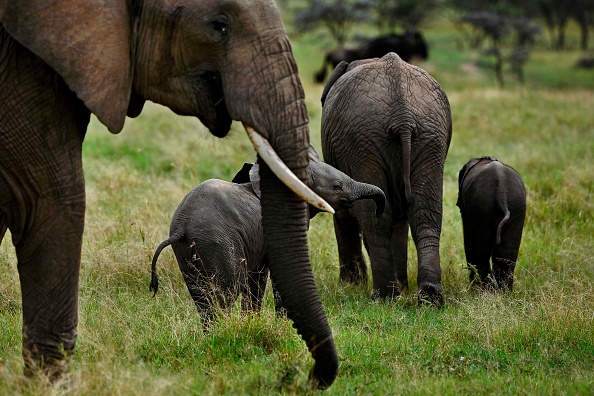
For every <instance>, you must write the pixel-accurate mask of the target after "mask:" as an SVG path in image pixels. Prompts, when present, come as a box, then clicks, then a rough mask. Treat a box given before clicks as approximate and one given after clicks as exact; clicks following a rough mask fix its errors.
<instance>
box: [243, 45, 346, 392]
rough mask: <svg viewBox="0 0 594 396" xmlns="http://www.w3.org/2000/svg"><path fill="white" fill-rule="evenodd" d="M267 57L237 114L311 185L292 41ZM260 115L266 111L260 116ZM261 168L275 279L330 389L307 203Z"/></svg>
mask: <svg viewBox="0 0 594 396" xmlns="http://www.w3.org/2000/svg"><path fill="white" fill-rule="evenodd" d="M261 39H262V40H263V41H267V43H266V45H264V46H263V47H264V48H266V49H267V51H266V53H265V54H259V56H258V57H257V59H255V60H254V62H267V63H268V65H267V66H266V67H262V68H261V69H262V70H265V71H266V73H263V74H258V75H253V76H252V78H253V79H254V81H251V83H250V84H245V83H244V84H243V85H245V86H250V87H252V89H250V90H249V91H246V92H243V93H242V94H243V95H246V97H245V99H244V100H241V101H238V103H240V104H239V106H242V105H243V106H246V107H245V108H241V107H240V108H237V109H232V111H234V112H237V114H232V116H233V118H235V119H241V120H242V121H243V123H244V124H245V125H248V126H250V127H252V128H253V129H255V130H256V131H258V132H259V133H260V134H261V135H262V136H263V137H264V138H266V139H267V140H268V141H269V143H270V145H271V146H272V147H273V149H274V151H275V152H276V154H277V155H278V156H279V157H280V159H281V160H282V161H283V162H284V163H285V164H286V165H287V167H288V168H289V169H290V170H291V171H292V172H293V173H294V174H295V176H297V178H298V179H300V180H301V181H306V180H307V172H308V164H309V161H308V155H307V152H308V148H309V129H308V122H309V120H308V117H307V109H306V107H305V101H304V96H305V95H304V92H303V87H302V86H301V82H300V80H299V77H298V75H297V66H296V64H295V60H294V58H293V56H292V53H291V47H290V44H289V42H288V39H286V37H283V38H280V39H279V38H278V37H276V38H275V37H263V38H261ZM254 109H260V111H254ZM259 162H260V188H261V205H262V225H263V230H264V241H265V244H266V249H267V251H268V255H269V267H270V276H271V278H272V280H273V282H274V284H275V286H276V288H277V290H278V292H279V294H280V297H281V299H282V303H283V307H284V308H285V309H286V311H287V316H288V317H289V318H290V319H291V320H292V321H293V322H294V324H293V327H295V328H296V329H297V332H298V333H299V334H300V335H301V337H302V338H303V340H304V341H305V342H306V344H307V346H308V349H309V350H310V352H311V354H312V356H313V358H314V359H315V365H314V367H313V369H312V371H311V373H310V378H311V379H312V381H313V382H314V383H315V385H316V386H317V387H318V388H326V387H328V386H330V385H331V384H332V382H333V381H334V379H335V377H336V374H337V371H338V356H337V353H336V347H335V345H334V339H333V336H332V331H331V329H330V326H329V324H328V320H327V318H326V314H325V313H324V309H323V307H322V304H321V302H320V300H319V298H318V294H317V291H316V287H315V283H314V277H313V272H312V269H311V264H310V259H309V251H308V244H307V228H308V216H307V212H306V210H307V206H306V203H305V202H304V201H303V200H302V199H301V198H299V197H298V196H297V195H295V194H294V193H293V192H292V191H291V190H290V189H289V188H288V187H286V186H285V185H284V184H283V183H282V182H281V181H280V180H279V179H278V178H277V177H276V175H275V174H274V173H273V171H272V170H271V168H270V167H269V166H268V165H267V164H266V162H262V161H259Z"/></svg>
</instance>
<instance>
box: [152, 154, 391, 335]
mask: <svg viewBox="0 0 594 396" xmlns="http://www.w3.org/2000/svg"><path fill="white" fill-rule="evenodd" d="M312 150H313V149H312ZM311 153H312V155H314V156H315V158H311V157H310V165H309V168H310V169H309V178H308V183H307V184H308V186H309V187H310V188H311V189H312V190H314V191H315V192H316V193H317V194H318V195H320V196H321V197H322V198H324V199H325V200H326V202H328V203H329V204H330V205H331V206H332V207H333V208H334V209H335V210H336V211H342V210H347V209H348V208H350V207H352V205H353V203H354V202H355V201H357V200H361V199H372V200H374V201H375V203H376V215H377V216H380V217H381V214H382V212H383V210H384V205H385V196H384V193H383V192H382V191H381V190H380V189H379V188H377V187H375V186H373V185H369V184H365V183H359V182H356V181H355V180H353V179H351V178H350V177H348V176H347V175H345V174H344V173H342V172H341V171H339V170H337V169H335V168H333V167H331V166H329V165H327V164H325V163H323V162H319V158H318V157H317V153H315V152H311ZM247 165H248V164H246V167H247ZM246 167H244V169H243V170H242V171H241V172H240V173H239V174H238V175H237V176H236V177H235V178H234V179H233V182H232V183H229V182H226V181H222V180H216V179H212V180H207V181H205V182H203V183H201V184H199V185H198V186H197V187H195V188H194V189H192V190H191V191H190V192H189V193H188V195H186V197H185V198H184V199H183V201H182V202H181V204H180V205H179V207H178V208H177V210H176V211H175V214H174V215H173V219H172V221H171V226H170V229H169V238H168V239H167V240H165V241H163V242H162V243H161V244H160V245H159V247H158V248H157V249H156V251H155V254H154V256H153V261H152V277H151V286H150V289H151V290H153V291H154V292H155V293H156V292H157V289H158V287H159V283H158V278H157V275H156V264H157V259H158V257H159V254H160V253H161V251H162V250H163V249H164V248H165V247H167V246H169V245H171V246H172V247H173V251H174V253H175V257H176V259H177V262H178V265H179V268H180V270H181V272H182V275H183V277H184V280H185V282H186V285H187V287H188V291H189V292H190V295H191V296H192V299H193V300H194V303H195V304H196V307H197V308H198V312H199V314H200V316H201V318H202V324H203V326H204V328H205V329H206V327H207V326H208V325H209V323H210V321H211V319H212V317H213V311H214V310H215V309H216V308H217V307H220V308H223V309H226V308H229V307H230V306H231V305H233V303H234V302H235V300H236V299H237V297H238V295H239V294H241V295H242V309H243V310H245V311H255V312H258V311H259V310H260V307H261V305H262V298H263V296H264V291H265V288H266V282H267V279H268V262H269V259H268V252H267V249H266V246H265V244H264V238H263V230H262V216H261V206H260V187H259V175H258V170H257V168H258V165H257V164H256V165H254V166H253V167H251V170H250V171H249V178H248V177H246V176H247V174H246V173H247V172H246ZM316 213H317V210H316V209H315V208H313V207H311V206H310V217H313V216H315V214H316ZM275 305H276V310H277V312H281V307H282V303H281V299H280V298H279V296H278V294H277V293H276V292H275Z"/></svg>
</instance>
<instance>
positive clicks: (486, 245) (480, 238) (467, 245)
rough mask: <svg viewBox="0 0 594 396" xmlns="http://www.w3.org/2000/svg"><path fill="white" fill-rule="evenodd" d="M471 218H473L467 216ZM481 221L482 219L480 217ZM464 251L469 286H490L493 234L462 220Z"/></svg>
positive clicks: (488, 230)
mask: <svg viewBox="0 0 594 396" xmlns="http://www.w3.org/2000/svg"><path fill="white" fill-rule="evenodd" d="M467 217H472V218H474V216H467ZM480 218H481V219H483V217H480ZM463 224H464V251H465V253H466V262H467V263H468V267H469V280H470V283H471V285H473V286H479V287H487V286H489V285H491V284H492V281H493V279H492V276H491V263H490V260H491V253H492V248H493V241H494V240H495V239H494V238H495V234H494V232H492V231H491V230H490V229H489V228H488V227H485V226H481V224H474V222H472V221H470V220H463Z"/></svg>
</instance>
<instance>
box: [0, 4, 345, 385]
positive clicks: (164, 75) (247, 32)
mask: <svg viewBox="0 0 594 396" xmlns="http://www.w3.org/2000/svg"><path fill="white" fill-rule="evenodd" d="M0 23H1V25H2V26H3V28H4V29H5V30H6V32H7V33H8V34H9V35H10V36H11V37H12V38H13V39H14V40H16V41H17V42H18V43H20V45H22V46H23V47H25V48H26V49H28V50H29V51H30V52H32V53H33V54H34V55H36V56H37V57H38V58H39V59H41V60H42V61H43V62H45V64H47V65H49V66H50V67H51V68H52V69H53V70H54V71H55V72H56V73H57V74H59V75H60V76H61V77H62V78H63V80H64V82H65V83H66V84H67V86H68V88H69V89H70V90H71V91H73V92H74V93H75V94H76V96H77V97H78V98H79V99H80V100H81V101H82V102H83V103H84V105H85V106H86V108H87V109H88V110H89V111H90V112H92V113H94V114H95V115H96V116H97V117H98V119H99V120H100V121H101V122H102V123H103V124H105V125H106V126H107V128H108V129H109V130H110V131H111V132H113V133H118V132H119V131H121V129H122V128H123V125H124V121H125V117H126V115H128V116H131V117H135V116H137V115H139V114H140V112H141V110H142V107H143V104H144V102H145V101H146V100H150V101H154V102H157V103H160V104H163V105H165V106H168V107H169V108H170V109H171V110H173V111H174V112H175V113H177V114H180V115H188V116H195V117H197V118H199V119H200V120H201V121H202V123H203V124H204V125H205V126H207V127H208V129H209V130H210V131H211V132H212V133H213V134H214V135H216V136H219V137H222V136H225V135H226V134H227V132H228V131H229V128H230V124H231V121H232V120H238V121H241V122H242V123H243V124H244V126H245V127H246V129H247V130H249V131H257V134H256V135H254V136H252V139H253V140H259V139H260V137H261V138H263V139H264V140H265V141H267V142H269V143H270V146H271V147H273V148H274V151H275V152H276V155H278V157H280V159H281V160H282V161H284V164H286V166H287V167H288V168H289V169H290V170H291V171H292V173H293V174H294V175H295V176H296V177H295V176H293V180H297V181H306V180H307V177H308V175H307V166H308V156H307V149H308V146H309V129H308V121H309V120H308V117H307V110H306V107H305V103H304V92H303V88H302V85H301V82H300V80H299V77H298V75H297V67H296V64H295V60H294V58H293V55H292V50H291V45H290V43H289V40H288V38H287V36H286V33H285V29H284V26H283V24H282V20H281V17H280V14H279V11H278V9H277V7H276V5H275V3H274V1H273V0H175V1H174V0H144V1H141V0H101V1H100V0H90V1H83V2H79V1H75V0H61V1H53V2H48V1H43V0H28V1H27V0H22V1H18V2H17V1H12V0H0ZM70 110H71V111H72V109H70ZM258 144H259V145H260V144H261V143H258ZM269 151H270V150H269V149H268V148H266V149H264V151H260V155H261V156H262V158H263V159H264V161H265V164H263V165H262V166H261V171H260V174H261V188H262V215H263V226H264V233H265V240H266V243H267V245H268V249H269V251H270V271H271V276H272V278H273V279H274V280H275V284H276V286H277V287H278V290H279V292H280V294H281V296H282V298H283V301H284V304H285V307H286V309H287V313H288V316H289V318H291V319H292V320H293V321H294V326H295V327H296V329H297V331H298V333H299V334H300V335H301V336H302V337H303V339H304V340H305V341H306V343H307V345H308V347H309V349H310V351H311V353H312V355H313V357H314V359H315V361H316V363H315V366H314V368H313V370H312V373H311V378H312V379H313V380H314V381H315V382H316V384H317V385H318V386H319V387H326V386H329V385H330V384H331V383H332V382H333V380H334V378H335V376H336V372H337V368H338V359H337V354H336V350H335V345H334V341H333V336H332V333H331V330H330V327H329V325H328V322H327V318H326V315H325V313H324V311H323V308H322V305H321V303H320V301H319V299H318V296H317V292H316V289H315V285H314V281H313V275H312V272H311V266H310V262H309V255H308V249H307V235H306V232H307V222H308V219H307V213H306V209H307V207H306V204H305V202H304V201H303V200H302V199H300V198H299V197H298V196H296V195H295V194H294V193H293V192H292V191H291V190H289V188H287V187H286V186H285V185H284V184H283V183H282V182H280V181H279V179H278V178H277V177H276V176H275V174H276V172H277V171H276V168H275V167H274V166H272V165H271V167H270V168H269V166H268V165H267V164H270V163H271V162H269V161H270V160H269V159H268V157H267V156H266V155H265V154H266V153H269ZM274 155H275V154H272V156H273V157H274ZM271 168H272V169H271ZM273 172H275V173H273ZM78 260H80V257H79V258H78ZM73 298H74V299H75V300H76V296H74V297H73ZM74 305H76V304H74Z"/></svg>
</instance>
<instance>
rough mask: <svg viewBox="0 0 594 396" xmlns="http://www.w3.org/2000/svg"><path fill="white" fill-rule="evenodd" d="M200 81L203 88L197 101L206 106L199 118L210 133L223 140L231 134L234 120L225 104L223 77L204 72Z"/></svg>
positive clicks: (200, 112) (215, 73)
mask: <svg viewBox="0 0 594 396" xmlns="http://www.w3.org/2000/svg"><path fill="white" fill-rule="evenodd" d="M200 81H201V84H200V87H201V88H200V92H199V93H198V95H197V101H198V103H205V104H206V105H205V106H204V108H202V109H201V110H202V111H199V114H200V115H199V116H198V118H199V119H200V121H201V122H202V123H203V124H204V125H205V126H206V127H207V128H208V130H209V131H210V133H212V134H213V135H214V136H216V137H218V138H223V137H225V136H227V134H228V133H229V129H230V128H231V122H232V121H233V120H232V118H231V116H230V115H229V110H228V109H227V104H226V103H225V95H224V93H223V83H222V81H221V76H220V74H219V73H217V72H204V73H202V74H201V75H200ZM204 95H206V98H204Z"/></svg>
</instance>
